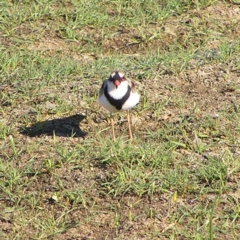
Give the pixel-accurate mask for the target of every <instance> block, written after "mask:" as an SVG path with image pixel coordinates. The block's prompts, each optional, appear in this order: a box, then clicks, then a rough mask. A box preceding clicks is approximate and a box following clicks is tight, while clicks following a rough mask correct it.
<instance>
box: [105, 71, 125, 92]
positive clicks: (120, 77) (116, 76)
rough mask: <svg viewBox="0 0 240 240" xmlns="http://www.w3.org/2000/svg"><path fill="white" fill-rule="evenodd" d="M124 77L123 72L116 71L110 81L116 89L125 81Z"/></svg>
mask: <svg viewBox="0 0 240 240" xmlns="http://www.w3.org/2000/svg"><path fill="white" fill-rule="evenodd" d="M124 79H125V78H124V75H123V73H121V72H118V71H115V72H113V73H112V74H111V75H110V78H109V80H110V81H111V82H112V83H113V84H114V85H115V87H116V88H118V86H119V85H120V84H121V82H122V81H123V80H124Z"/></svg>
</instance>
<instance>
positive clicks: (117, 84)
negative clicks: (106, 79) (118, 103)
mask: <svg viewBox="0 0 240 240" xmlns="http://www.w3.org/2000/svg"><path fill="white" fill-rule="evenodd" d="M113 84H114V85H115V87H116V88H118V86H119V85H120V81H119V80H114V82H113Z"/></svg>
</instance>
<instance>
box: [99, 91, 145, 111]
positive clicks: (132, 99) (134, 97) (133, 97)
mask: <svg viewBox="0 0 240 240" xmlns="http://www.w3.org/2000/svg"><path fill="white" fill-rule="evenodd" d="M139 100H140V95H139V94H138V93H133V92H131V93H130V96H129V98H128V99H127V101H126V102H125V103H124V104H123V106H122V109H121V110H129V109H131V108H133V107H134V106H136V105H137V104H138V103H139ZM98 102H99V103H100V105H102V106H103V107H104V108H105V109H107V110H108V111H109V112H111V113H114V112H118V111H119V110H117V109H116V108H115V107H114V106H113V105H111V104H110V103H109V102H108V100H107V98H106V97H105V95H104V94H102V95H101V96H100V97H99V98H98Z"/></svg>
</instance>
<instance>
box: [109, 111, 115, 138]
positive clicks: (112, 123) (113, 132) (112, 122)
mask: <svg viewBox="0 0 240 240" xmlns="http://www.w3.org/2000/svg"><path fill="white" fill-rule="evenodd" d="M110 118H111V125H112V135H113V141H114V142H116V138H115V131H114V121H113V117H112V114H110Z"/></svg>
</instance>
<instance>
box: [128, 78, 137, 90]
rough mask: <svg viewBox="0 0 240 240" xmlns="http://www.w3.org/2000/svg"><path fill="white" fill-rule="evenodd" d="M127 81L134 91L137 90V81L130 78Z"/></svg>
mask: <svg viewBox="0 0 240 240" xmlns="http://www.w3.org/2000/svg"><path fill="white" fill-rule="evenodd" d="M127 81H128V85H129V86H130V88H131V90H132V92H136V88H135V83H134V82H133V81H131V80H130V79H127Z"/></svg>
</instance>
